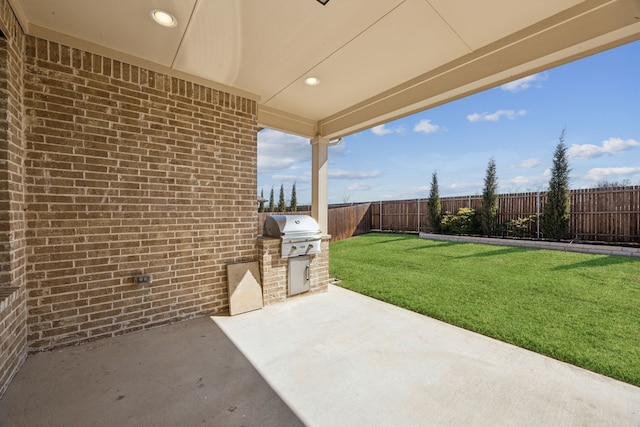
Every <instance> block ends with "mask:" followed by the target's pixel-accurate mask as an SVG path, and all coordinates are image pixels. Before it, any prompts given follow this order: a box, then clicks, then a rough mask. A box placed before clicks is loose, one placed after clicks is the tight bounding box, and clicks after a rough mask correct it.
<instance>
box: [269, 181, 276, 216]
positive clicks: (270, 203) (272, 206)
mask: <svg viewBox="0 0 640 427" xmlns="http://www.w3.org/2000/svg"><path fill="white" fill-rule="evenodd" d="M275 210H276V206H275V203H274V200H273V187H271V195H270V196H269V212H275Z"/></svg>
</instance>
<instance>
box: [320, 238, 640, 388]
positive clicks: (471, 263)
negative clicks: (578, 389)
mask: <svg viewBox="0 0 640 427" xmlns="http://www.w3.org/2000/svg"><path fill="white" fill-rule="evenodd" d="M330 257H331V267H330V270H331V275H332V277H336V278H339V279H342V282H341V284H340V285H341V286H343V287H345V288H347V289H351V290H353V291H356V292H359V293H362V294H365V295H369V296H371V297H373V298H377V299H379V300H382V301H387V302H389V303H391V304H395V305H397V306H400V307H404V308H407V309H409V310H413V311H416V312H418V313H422V314H425V315H427V316H430V317H433V318H436V319H440V320H443V321H445V322H448V323H451V324H454V325H458V326H461V327H463V328H466V329H469V330H472V331H476V332H479V333H481V334H484V335H488V336H491V337H494V338H497V339H499V340H502V341H506V342H509V343H512V344H515V345H518V346H520V347H524V348H527V349H530V350H533V351H536V352H538V353H542V354H546V355H548V356H551V357H554V358H556V359H560V360H564V361H566V362H569V363H572V364H574V365H578V366H582V367H584V368H587V369H590V370H592V371H596V372H600V373H602V374H604V375H607V376H610V377H613V378H617V379H620V380H622V381H625V382H628V383H631V384H635V385H638V386H640V259H638V258H633V257H614V256H605V255H588V254H581V253H574V252H559V251H547V250H536V249H525V248H511V247H504V246H490V245H477V244H471V243H451V242H435V241H429V240H423V239H419V238H418V237H416V236H410V235H397V234H392V235H390V234H376V233H372V234H366V235H363V236H359V237H353V238H351V239H347V240H343V241H340V242H335V243H331V248H330ZM407 333H410V331H407Z"/></svg>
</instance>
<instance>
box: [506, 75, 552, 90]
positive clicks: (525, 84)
mask: <svg viewBox="0 0 640 427" xmlns="http://www.w3.org/2000/svg"><path fill="white" fill-rule="evenodd" d="M545 80H547V74H546V73H537V74H533V75H531V76H527V77H523V78H521V79H518V80H514V81H512V82H509V83H505V84H503V85H502V86H500V88H501V89H502V90H506V91H508V92H511V93H516V92H520V91H523V90H527V89H529V88H530V87H532V86H535V87H538V88H540V87H542V82H544V81H545Z"/></svg>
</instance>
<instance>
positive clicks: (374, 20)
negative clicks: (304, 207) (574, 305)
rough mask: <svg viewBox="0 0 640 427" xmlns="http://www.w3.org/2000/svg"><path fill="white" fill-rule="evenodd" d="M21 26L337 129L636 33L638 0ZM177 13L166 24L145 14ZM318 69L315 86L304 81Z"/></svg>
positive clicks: (70, 11)
mask: <svg viewBox="0 0 640 427" xmlns="http://www.w3.org/2000/svg"><path fill="white" fill-rule="evenodd" d="M10 2H11V4H12V6H13V8H14V11H15V12H16V14H17V15H18V17H19V19H20V21H21V23H22V25H23V28H24V29H25V31H26V32H27V33H28V34H32V35H36V36H39V37H43V38H47V39H50V40H54V41H59V42H61V43H65V44H70V45H72V46H76V47H79V48H83V49H87V50H91V51H96V52H97V53H102V54H106V55H110V56H113V57H116V58H122V59H123V60H127V61H129V62H132V63H137V64H140V65H143V66H147V67H149V68H157V69H159V70H160V71H163V72H168V73H171V74H174V75H178V76H180V77H184V78H191V79H193V80H194V81H196V82H199V83H204V84H208V85H211V86H214V87H220V88H223V89H224V90H229V91H232V92H235V93H239V94H241V95H243V96H248V97H250V98H252V99H256V100H258V103H259V115H258V118H259V122H260V124H261V125H263V126H267V127H273V128H277V129H281V130H284V131H288V132H292V133H296V134H300V135H305V136H310V137H312V136H315V135H317V134H319V135H323V136H327V137H335V136H342V135H345V134H348V133H352V132H355V131H358V130H361V129H364V128H366V127H370V126H374V125H376V124H379V123H382V122H385V121H388V120H392V119H395V118H398V117H401V116H403V115H406V114H411V113H414V112H416V111H420V110H422V109H425V108H429V107H431V106H434V105H438V104H440V103H443V102H447V101H449V100H452V99H456V98H457V97H460V96H464V95H467V94H470V93H473V92H476V91H479V90H482V89H485V88H487V87H491V86H493V85H496V84H500V83H502V82H505V81H508V80H512V79H515V78H517V77H522V76H525V75H527V74H528V73H532V72H535V71H539V70H541V69H544V68H545V67H550V66H553V65H557V64H560V63H563V62H567V61H569V60H572V59H576V58H578V57H581V56H585V55H588V54H590V53H594V52H597V51H599V50H603V49H606V48H610V47H613V46H615V45H618V44H622V43H625V42H629V41H632V40H637V39H638V38H639V37H640V36H639V35H640V2H638V1H637V0H615V1H607V0H588V1H577V0H520V1H517V2H514V1H513V0H476V1H466V2H460V1H451V0H376V1H371V0H348V1H345V0H331V1H330V2H329V3H328V4H327V5H326V6H322V5H321V4H320V3H318V2H317V1H315V0H268V1H265V0H242V1H238V0H136V1H131V0H109V1H87V0H10ZM153 8H161V9H165V10H167V11H170V12H171V13H173V14H174V15H175V16H176V17H177V19H178V26H177V27H176V28H172V29H166V28H161V27H159V26H158V25H156V24H155V23H154V22H153V21H152V20H151V19H150V17H149V11H150V10H151V9H153ZM310 75H313V76H316V77H318V78H320V80H321V84H320V85H319V86H316V87H309V86H306V85H304V83H303V79H304V78H305V77H307V76H310Z"/></svg>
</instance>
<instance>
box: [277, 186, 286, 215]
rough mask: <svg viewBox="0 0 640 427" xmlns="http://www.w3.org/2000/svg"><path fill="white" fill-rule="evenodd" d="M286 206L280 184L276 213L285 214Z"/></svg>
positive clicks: (282, 188)
mask: <svg viewBox="0 0 640 427" xmlns="http://www.w3.org/2000/svg"><path fill="white" fill-rule="evenodd" d="M286 211H287V204H286V202H285V200H284V184H280V198H279V199H278V212H286Z"/></svg>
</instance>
